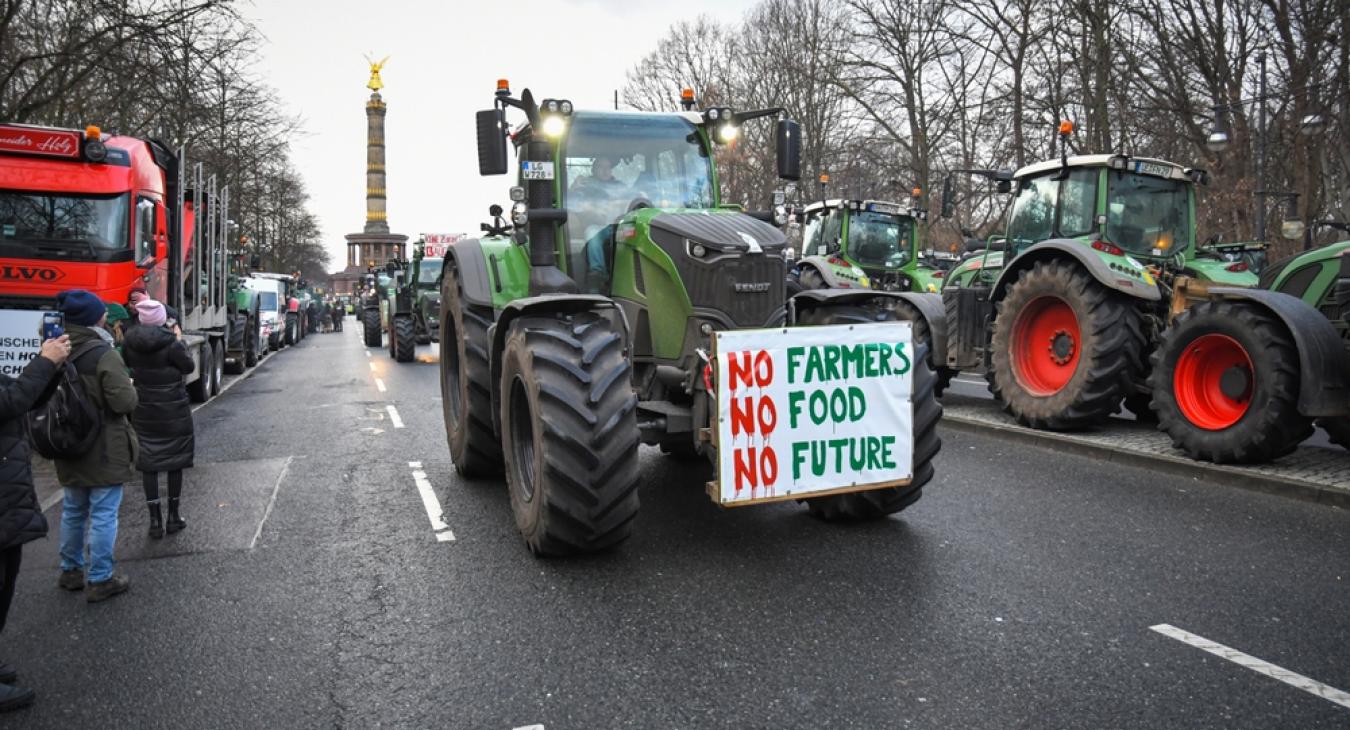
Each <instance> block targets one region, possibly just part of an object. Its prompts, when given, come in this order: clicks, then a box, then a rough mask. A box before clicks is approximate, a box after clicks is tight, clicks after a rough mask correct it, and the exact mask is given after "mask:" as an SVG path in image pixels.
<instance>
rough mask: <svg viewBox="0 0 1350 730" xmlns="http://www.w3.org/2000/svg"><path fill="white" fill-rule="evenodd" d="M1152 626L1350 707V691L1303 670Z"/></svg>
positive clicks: (1167, 626) (1168, 626)
mask: <svg viewBox="0 0 1350 730" xmlns="http://www.w3.org/2000/svg"><path fill="white" fill-rule="evenodd" d="M1149 628H1150V629H1152V630H1154V631H1156V632H1158V633H1160V634H1162V635H1163V636H1166V637H1168V638H1172V639H1176V640H1177V641H1180V642H1182V643H1183V644H1189V645H1191V646H1193V647H1195V648H1197V649H1200V650H1201V651H1207V652H1209V653H1210V654H1213V655H1214V656H1216V657H1219V658H1221V659H1227V660H1228V661H1230V662H1233V663H1234V664H1236V665H1238V666H1240V667H1246V668H1247V669H1250V670H1252V671H1253V672H1256V673H1257V674H1264V675H1266V676H1267V677H1270V678H1271V679H1278V680H1279V681H1281V682H1284V683H1285V684H1287V685H1289V686H1291V687H1297V688H1299V689H1301V690H1303V691H1304V692H1307V693H1309V694H1313V695H1316V696H1318V697H1321V698H1322V699H1324V700H1328V701H1330V702H1335V703H1336V704H1338V705H1340V706H1341V707H1344V708H1346V709H1350V694H1347V693H1345V692H1342V691H1340V690H1338V689H1336V688H1335V687H1330V686H1328V685H1325V684H1322V683H1321V682H1318V681H1317V680H1315V679H1310V678H1308V677H1305V676H1303V675H1302V674H1298V673H1296V672H1291V671H1289V670H1288V669H1285V668H1283V667H1278V666H1276V665H1274V664H1271V663H1270V662H1267V661H1263V660H1261V659H1257V658H1256V657H1254V656H1252V655H1250V654H1244V653H1243V652H1240V651H1238V650H1237V649H1233V648H1231V647H1227V646H1224V645H1223V644H1220V643H1217V642H1214V641H1210V640H1209V639H1206V638H1205V637H1203V636H1197V635H1195V634H1192V633H1190V632H1189V631H1183V630H1182V629H1179V628H1177V627H1175V626H1173V625H1171V624H1158V625H1157V626H1150V627H1149Z"/></svg>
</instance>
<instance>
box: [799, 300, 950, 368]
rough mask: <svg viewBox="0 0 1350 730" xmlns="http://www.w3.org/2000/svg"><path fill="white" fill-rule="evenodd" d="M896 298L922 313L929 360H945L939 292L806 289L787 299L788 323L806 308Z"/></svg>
mask: <svg viewBox="0 0 1350 730" xmlns="http://www.w3.org/2000/svg"><path fill="white" fill-rule="evenodd" d="M882 297H884V298H887V299H899V300H901V301H904V302H907V303H909V304H911V305H913V307H914V308H915V309H917V310H919V314H920V315H922V316H923V319H924V322H926V323H927V324H928V332H929V338H930V340H931V342H930V347H931V348H932V353H931V356H930V357H931V359H932V361H933V362H937V363H942V362H946V361H947V310H946V308H945V306H944V305H943V303H942V295H941V294H928V293H919V292H897V291H874V290H871V289H807V290H806V291H803V292H801V293H800V294H797V295H796V296H794V297H792V298H791V299H789V300H788V323H789V324H793V323H795V322H797V320H798V319H799V318H800V317H801V315H802V314H803V313H805V312H807V311H810V310H812V309H815V308H816V307H821V306H826V305H837V304H855V303H856V304H862V303H864V302H867V301H871V300H875V299H878V298H882Z"/></svg>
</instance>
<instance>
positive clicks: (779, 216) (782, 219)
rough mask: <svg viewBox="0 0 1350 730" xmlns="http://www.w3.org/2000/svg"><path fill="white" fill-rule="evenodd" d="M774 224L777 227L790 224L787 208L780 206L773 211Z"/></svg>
mask: <svg viewBox="0 0 1350 730" xmlns="http://www.w3.org/2000/svg"><path fill="white" fill-rule="evenodd" d="M773 222H774V224H775V225H780V226H785V225H787V222H788V212H787V206H785V205H780V206H778V207H776V208H774V209H773Z"/></svg>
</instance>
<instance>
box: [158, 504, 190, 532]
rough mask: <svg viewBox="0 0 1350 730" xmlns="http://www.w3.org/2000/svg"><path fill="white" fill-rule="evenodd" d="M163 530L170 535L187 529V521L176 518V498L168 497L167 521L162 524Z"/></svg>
mask: <svg viewBox="0 0 1350 730" xmlns="http://www.w3.org/2000/svg"><path fill="white" fill-rule="evenodd" d="M164 527H165V529H166V530H167V531H168V533H169V534H170V535H172V534H173V533H175V532H178V531H179V530H181V529H183V528H184V527H187V520H185V519H183V518H182V517H180V516H178V498H177V497H169V519H168V521H167V522H166V523H165V524H164Z"/></svg>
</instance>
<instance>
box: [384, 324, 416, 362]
mask: <svg viewBox="0 0 1350 730" xmlns="http://www.w3.org/2000/svg"><path fill="white" fill-rule="evenodd" d="M389 341H390V342H391V343H392V344H393V345H394V361H395V362H412V361H413V360H414V359H416V357H417V332H416V330H415V329H414V328H413V321H412V317H409V316H407V315H404V314H400V315H398V316H397V317H394V328H393V330H392V331H390V333H389Z"/></svg>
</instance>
